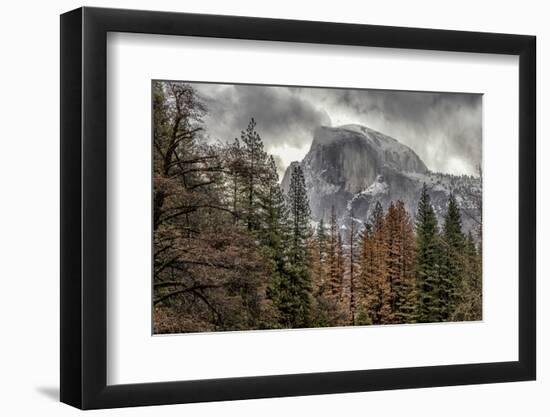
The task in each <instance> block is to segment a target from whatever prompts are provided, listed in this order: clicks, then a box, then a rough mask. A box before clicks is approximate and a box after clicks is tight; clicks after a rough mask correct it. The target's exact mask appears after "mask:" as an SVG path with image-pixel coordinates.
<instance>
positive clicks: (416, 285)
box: [152, 81, 482, 334]
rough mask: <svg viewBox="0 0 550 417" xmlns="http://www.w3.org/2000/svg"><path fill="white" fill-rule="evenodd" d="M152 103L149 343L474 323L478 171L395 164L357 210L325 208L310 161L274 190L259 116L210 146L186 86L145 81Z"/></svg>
mask: <svg viewBox="0 0 550 417" xmlns="http://www.w3.org/2000/svg"><path fill="white" fill-rule="evenodd" d="M152 101H153V103H152V113H153V114H152V123H153V129H152V131H153V132H152V134H153V138H152V142H153V145H152V146H153V203H152V204H153V221H152V223H153V225H152V229H153V232H152V236H153V278H152V281H153V282H152V288H153V300H152V314H153V328H154V333H156V334H159V333H188V332H217V331H235V330H261V329H263V330H268V329H297V328H318V327H339V326H367V325H385V324H410V323H434V322H460V321H476V320H482V216H481V213H482V199H481V187H472V186H470V185H469V184H472V183H473V182H474V181H478V182H480V181H481V169H479V174H478V175H477V176H475V178H474V177H471V178H470V176H467V175H463V176H459V175H450V174H449V175H447V174H438V173H436V172H432V171H429V170H428V169H427V168H426V169H424V166H423V165H424V164H423V163H422V161H420V162H418V163H417V162H415V165H414V167H413V168H414V169H417V170H419V171H420V172H421V173H420V174H419V173H415V174H414V175H413V174H409V173H408V171H411V170H412V168H410V169H409V168H407V169H406V170H404V171H407V172H406V173H405V174H401V173H399V172H398V171H399V170H397V169H396V168H395V167H393V165H392V166H390V164H391V163H393V162H392V161H393V160H394V159H395V158H398V156H396V157H395V158H394V159H392V160H390V159H387V160H388V161H390V162H387V166H386V165H384V167H385V168H379V170H378V171H377V172H376V173H374V174H372V175H373V179H372V180H369V181H370V182H369V183H368V184H367V185H368V187H365V188H364V189H362V188H360V187H359V188H357V190H356V191H353V193H355V194H353V195H354V197H353V199H351V198H350V199H349V200H346V201H345V202H342V201H340V200H337V199H336V198H335V199H332V200H331V199H329V198H328V197H326V198H325V197H322V198H323V199H321V197H318V194H316V196H315V197H313V193H314V190H313V188H311V187H312V185H311V184H313V183H314V181H317V180H318V178H321V177H322V175H325V174H322V175H321V174H311V172H312V171H311V170H312V169H313V168H311V167H312V166H314V163H313V162H311V158H310V159H309V161H310V163H307V160H308V159H307V157H306V159H304V161H305V162H302V163H292V164H290V165H288V166H287V167H286V174H285V177H286V178H285V180H284V181H283V178H282V175H281V174H280V169H281V167H280V166H278V164H279V159H278V158H277V157H276V156H275V155H273V154H271V153H270V152H268V150H267V149H268V148H267V147H266V145H265V141H264V139H263V133H262V132H263V130H262V123H261V120H259V119H255V114H250V115H249V118H248V122H247V123H244V124H243V125H242V126H241V128H240V129H239V130H240V131H239V130H238V131H228V132H227V133H226V136H225V137H217V138H212V137H210V136H207V134H208V133H209V132H208V128H207V126H206V125H205V123H204V119H205V118H206V117H207V115H209V111H210V106H211V105H210V104H209V102H208V101H207V100H204V99H203V98H202V97H201V95H200V94H199V93H198V91H197V89H196V88H195V87H194V86H193V84H192V83H184V82H169V81H153V82H152ZM226 111H227V112H231V111H232V109H231V108H228V109H227V110H226ZM331 129H332V130H330V132H332V133H331V134H333V135H337V134H338V135H340V133H339V132H341V131H345V132H346V134H347V135H348V136H349V135H356V136H357V135H359V134H361V135H367V136H368V135H371V136H369V137H375V136H373V135H375V134H374V133H372V132H374V131H372V130H370V129H366V128H362V129H363V131H361V132H363V133H361V132H359V130H357V128H354V129H356V130H357V132H359V133H357V132H355V131H354V130H353V129H352V128H348V127H346V128H343V129H342V130H335V129H333V128H331ZM365 132H366V133H365ZM375 133H376V135H378V136H376V138H378V139H379V140H386V139H384V138H385V136H384V135H382V134H379V133H377V132H375ZM324 135H325V136H321V133H318V138H317V139H316V140H317V144H316V146H318V147H321V146H324V147H325V148H326V149H328V148H327V147H329V146H330V147H331V148H330V149H331V152H333V153H334V152H336V151H335V150H334V149H336V146H337V145H338V144H335V142H334V141H333V140H332V139H331V142H330V143H328V139H326V135H327V134H324ZM367 136H365V137H367ZM338 137H340V136H338ZM351 137H352V136H349V138H348V137H347V136H346V138H347V139H346V140H348V141H351V140H352V139H353V138H355V136H353V138H352V139H350V138H351ZM361 138H363V136H361ZM321 139H322V140H324V142H321ZM353 140H355V139H353ZM393 141H394V140H393V139H392V142H390V141H389V139H387V143H392V144H393V145H392V146H398V145H396V144H394V143H395V142H393ZM373 143H374V142H373ZM384 143H385V142H384ZM369 146H370V145H369ZM373 146H374V145H373ZM380 146H382V145H380ZM388 146H389V145H388ZM325 148H323V149H325ZM316 149H317V148H316ZM319 149H320V148H319ZM369 149H371V148H369ZM384 149H386V148H384ZM396 149H397V148H396ZM407 149H408V148H407ZM372 152H373V151H370V154H369V155H372ZM395 152H397V151H395ZM410 152H412V151H410ZM381 155H382V156H381V158H382V157H384V158H389V156H387V155H389V153H388V151H385V153H381ZM396 155H397V153H396ZM369 157H371V156H369ZM392 158H393V157H392ZM399 158H401V157H400V156H399ZM411 158H412V157H407V158H406V160H407V161H410V160H412V159H411ZM343 160H345V158H344V159H343ZM403 160H405V159H403ZM319 161H321V162H319V164H321V166H323V164H325V163H327V164H328V162H326V160H325V159H322V158H321V159H319ZM316 163H317V162H316ZM343 163H345V161H344V162H343ZM420 164H421V165H422V166H421V165H420ZM327 166H328V165H327ZM380 166H382V164H380ZM419 166H420V168H418V167H419ZM308 170H309V171H308ZM319 172H321V171H319ZM322 172H324V171H322ZM357 172H362V171H357ZM358 175H363V174H358ZM365 175H366V174H365ZM369 175H370V174H369ZM392 175H393V176H392ZM399 175H401V176H399ZM403 175H407V177H406V178H411V179H410V180H407V181H409V182H404V180H400V181H401V182H400V183H399V184H406V185H403V186H402V188H403V190H405V191H406V192H407V193H409V194H410V195H411V197H410V198H408V197H407V198H405V197H404V196H405V195H408V194H405V191H403V192H397V191H396V190H397V188H396V187H397V185H395V184H396V183H397V182H396V180H394V178H402V177H403ZM403 178H405V177H403ZM419 178H420V179H419ZM413 179H414V180H415V181H417V182H415V183H414V184H417V183H418V186H417V188H415V187H416V185H414V187H413V185H410V184H413V182H412V181H413ZM327 181H328V180H327ZM315 184H317V183H315ZM407 184H409V185H407ZM476 184H477V182H476ZM392 187H393V188H392ZM411 187H412V188H411ZM437 187H439V188H437ZM390 188H391V190H388V189H390ZM327 189H328V188H327ZM442 190H443V191H442ZM436 191H437V192H438V194H435V193H436ZM315 192H316V191H315ZM400 193H401V194H400ZM335 195H343V194H335ZM377 196H384V198H382V197H380V198H378V197H377ZM314 198H317V199H319V201H321V202H322V203H318V202H317V200H315V201H313V199H314ZM331 198H332V197H331ZM361 199H362V200H361ZM436 199H437V200H436ZM361 201H363V202H362V203H361V204H362V205H359V203H360V202H361ZM365 207H367V208H365Z"/></svg>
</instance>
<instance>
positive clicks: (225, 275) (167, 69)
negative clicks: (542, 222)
mask: <svg viewBox="0 0 550 417" xmlns="http://www.w3.org/2000/svg"><path fill="white" fill-rule="evenodd" d="M535 49H536V48H535V37H532V36H525V35H509V34H492V33H474V32H458V31H446V30H432V29H415V28H400V27H386V26H371V25H356V24H340V23H326V22H311V21H292V20H276V19H264V18H251V17H234V16H214V15H197V14H184V13H167V12H150V11H135V10H116V9H100V8H87V7H85V8H80V9H77V10H74V11H71V12H68V13H66V14H63V15H62V16H61V401H63V402H65V403H67V404H70V405H73V406H75V407H79V408H82V409H93V408H111V407H125V406H139V405H155V404H173V403H188V402H201V401H218V400H236V399H248V398H264V397H277V396H297V395H314V394H327V393H343V392H357V391H374V390H387V389H401V388H420V387H435V386H447V385H462V384H481V383H495V382H507V381H524V380H533V379H535V376H536V348H535V346H536V315H535V311H536V309H535V300H536V296H535V295H536V268H535V256H536V255H535V253H536V251H535V248H536V187H535V178H536V177H535V172H536V146H535V125H536V123H535V105H536V96H535V79H536V77H535V67H536V65H535Z"/></svg>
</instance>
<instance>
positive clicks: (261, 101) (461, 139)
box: [191, 83, 482, 175]
mask: <svg viewBox="0 0 550 417" xmlns="http://www.w3.org/2000/svg"><path fill="white" fill-rule="evenodd" d="M191 84H192V85H193V87H195V88H196V90H197V91H198V93H199V95H200V96H201V97H202V98H203V100H204V102H205V104H206V106H207V108H208V115H207V116H206V118H205V123H206V130H207V132H208V134H209V136H210V138H211V139H212V140H223V141H227V140H233V138H235V137H238V136H240V131H241V130H243V129H245V128H246V126H247V124H248V121H249V120H250V118H251V117H254V119H256V122H257V128H256V130H257V131H258V133H259V134H260V136H261V137H262V139H263V141H264V146H265V148H266V150H267V151H268V152H269V153H272V154H273V155H275V158H276V161H277V163H278V165H279V170H280V172H284V169H286V167H287V166H288V165H289V164H290V162H292V161H295V160H301V159H302V158H303V157H304V156H305V155H306V153H307V152H308V150H309V147H310V145H311V141H312V135H313V131H314V129H315V128H316V127H318V126H321V125H323V126H332V127H337V126H341V125H344V124H349V123H358V124H362V125H365V126H368V127H370V128H372V129H375V130H378V131H380V132H382V133H384V134H387V135H389V136H392V137H394V138H395V139H397V140H398V141H400V142H402V143H403V144H405V145H408V146H409V147H411V148H412V149H413V150H414V151H415V152H416V153H417V154H418V155H419V156H420V158H421V159H422V160H423V161H424V163H425V164H426V165H427V166H428V168H429V169H431V170H434V171H440V172H445V173H450V174H471V175H477V167H478V166H479V165H480V164H481V120H482V113H481V107H482V103H481V102H482V96H481V95H479V94H450V93H420V92H406V91H390V90H350V89H332V88H330V89H327V88H296V87H269V86H258V85H228V84H199V83H191Z"/></svg>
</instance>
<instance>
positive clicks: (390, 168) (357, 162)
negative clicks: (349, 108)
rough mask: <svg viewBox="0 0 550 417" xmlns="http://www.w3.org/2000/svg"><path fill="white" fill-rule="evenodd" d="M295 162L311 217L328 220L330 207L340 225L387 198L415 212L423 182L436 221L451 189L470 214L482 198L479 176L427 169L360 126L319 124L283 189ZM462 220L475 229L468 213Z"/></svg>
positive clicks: (385, 202)
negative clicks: (307, 199) (303, 178)
mask: <svg viewBox="0 0 550 417" xmlns="http://www.w3.org/2000/svg"><path fill="white" fill-rule="evenodd" d="M295 164H300V165H301V167H302V169H303V171H304V176H305V180H306V186H307V189H308V196H309V202H310V207H311V212H312V217H313V220H314V221H319V220H320V219H321V218H324V219H325V221H327V220H328V219H329V217H330V212H331V209H332V206H334V208H335V211H336V216H337V217H338V219H339V222H340V223H341V224H344V223H345V221H347V220H349V219H348V218H349V216H350V213H352V212H353V217H354V219H355V220H356V221H358V222H363V221H366V220H367V219H368V218H369V216H370V213H371V211H372V209H373V208H374V205H375V203H376V202H377V201H379V202H380V203H381V204H382V206H383V207H384V209H386V208H387V207H388V205H389V204H390V202H391V201H397V200H401V201H403V202H404V203H405V206H406V208H407V210H408V211H409V213H411V215H412V216H414V214H415V212H416V207H417V205H418V200H419V197H420V190H421V188H422V184H423V183H426V184H427V186H428V189H429V194H430V197H431V198H432V204H433V205H434V209H435V211H436V214H437V216H438V219H439V220H440V222H441V221H442V218H443V215H444V213H445V209H446V203H447V198H448V195H449V193H450V192H454V193H455V195H456V197H457V201H458V203H459V205H460V206H461V208H462V209H463V211H464V212H465V213H466V212H467V213H472V214H475V211H476V203H477V202H476V200H477V199H479V198H480V196H481V181H480V179H479V178H475V177H471V176H453V175H447V174H440V173H433V172H430V171H429V170H428V168H427V167H426V165H425V164H424V162H423V161H422V160H421V159H420V158H419V157H418V155H417V154H416V153H415V152H414V151H413V150H412V149H410V148H409V147H407V146H405V145H403V144H401V143H400V142H398V141H397V140H395V139H394V138H391V137H389V136H387V135H384V134H382V133H380V132H377V131H375V130H372V129H369V128H368V127H365V126H360V125H345V126H341V127H338V128H331V127H320V128H318V129H317V130H316V132H315V134H314V138H313V142H312V144H311V148H310V150H309V152H308V154H307V155H306V156H305V158H304V159H303V160H302V161H301V162H293V163H292V164H291V165H290V166H289V167H288V168H287V170H286V172H285V175H284V177H283V180H282V183H281V185H282V187H283V190H285V192H286V191H288V185H289V183H290V173H291V172H292V168H293V166H294V165H295ZM462 221H463V225H464V229H465V230H466V231H468V230H471V229H473V228H474V227H475V224H476V223H475V221H474V220H473V219H472V218H471V217H470V216H468V215H463V216H462Z"/></svg>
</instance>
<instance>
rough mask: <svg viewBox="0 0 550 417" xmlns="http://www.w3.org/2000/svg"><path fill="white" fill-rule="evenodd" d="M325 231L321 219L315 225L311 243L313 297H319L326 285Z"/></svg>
mask: <svg viewBox="0 0 550 417" xmlns="http://www.w3.org/2000/svg"><path fill="white" fill-rule="evenodd" d="M327 239H328V238H327V231H326V227H325V222H324V220H323V219H321V220H320V221H319V223H318V224H317V228H316V230H315V238H314V239H313V241H312V260H313V262H312V273H313V282H314V286H315V295H321V294H323V292H324V289H325V285H326V282H325V280H326V265H325V264H326V258H327Z"/></svg>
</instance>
